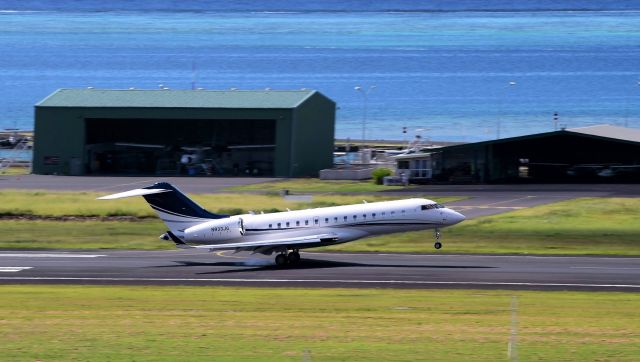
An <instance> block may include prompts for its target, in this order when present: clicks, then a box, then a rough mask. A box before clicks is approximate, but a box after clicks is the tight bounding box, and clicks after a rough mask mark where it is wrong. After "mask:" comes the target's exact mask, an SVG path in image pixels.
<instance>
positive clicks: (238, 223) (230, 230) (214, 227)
mask: <svg viewBox="0 0 640 362" xmlns="http://www.w3.org/2000/svg"><path fill="white" fill-rule="evenodd" d="M243 235H244V225H243V223H242V219H241V218H239V217H232V218H224V219H218V220H211V221H208V222H205V223H203V224H199V225H195V226H192V227H190V228H188V229H186V230H185V231H184V238H185V241H186V242H198V243H208V242H216V241H225V240H229V239H236V238H240V237H242V236H243Z"/></svg>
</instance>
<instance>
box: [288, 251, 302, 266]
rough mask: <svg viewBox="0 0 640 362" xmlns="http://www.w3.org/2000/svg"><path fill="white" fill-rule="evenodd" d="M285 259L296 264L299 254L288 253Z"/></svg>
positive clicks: (294, 252) (295, 252) (298, 260)
mask: <svg viewBox="0 0 640 362" xmlns="http://www.w3.org/2000/svg"><path fill="white" fill-rule="evenodd" d="M287 258H288V259H289V263H291V264H298V263H299V262H300V253H298V252H297V251H292V252H290V253H289V256H288V257H287Z"/></svg>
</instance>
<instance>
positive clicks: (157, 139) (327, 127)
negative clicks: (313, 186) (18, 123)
mask: <svg viewBox="0 0 640 362" xmlns="http://www.w3.org/2000/svg"><path fill="white" fill-rule="evenodd" d="M35 113H36V119H35V144H34V166H33V170H34V173H38V174H70V175H117V174H122V175H147V174H156V175H159V174H160V175H208V176H267V177H269V176H283V177H298V176H317V174H318V171H319V170H320V169H323V168H328V167H331V165H332V161H333V159H332V155H333V139H334V125H335V103H334V102H333V101H332V100H330V99H329V98H327V97H325V96H324V95H322V94H321V93H319V92H317V91H313V90H300V91H205V90H194V91H187V90H95V89H60V90H58V91H56V92H55V93H53V94H52V95H50V96H49V97H47V98H46V99H44V100H43V101H42V102H40V103H39V104H37V105H36V112H35Z"/></svg>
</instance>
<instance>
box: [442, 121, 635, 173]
mask: <svg viewBox="0 0 640 362" xmlns="http://www.w3.org/2000/svg"><path fill="white" fill-rule="evenodd" d="M429 156H430V157H431V160H430V161H431V168H432V169H433V170H432V171H433V179H434V180H435V181H443V182H472V183H475V182H479V183H491V182H527V183H529V182H619V181H625V182H638V181H640V130H638V129H632V128H624V127H618V126H611V125H598V126H590V127H581V128H571V129H562V130H559V131H554V132H547V133H539V134H532V135H527V136H521V137H511V138H504V139H498V140H492V141H485V142H476V143H467V144H461V145H455V146H448V147H443V148H441V149H438V150H433V151H432V152H430V155H429Z"/></svg>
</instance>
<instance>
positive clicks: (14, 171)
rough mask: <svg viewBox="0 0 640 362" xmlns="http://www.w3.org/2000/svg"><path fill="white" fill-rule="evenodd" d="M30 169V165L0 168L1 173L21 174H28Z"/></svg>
mask: <svg viewBox="0 0 640 362" xmlns="http://www.w3.org/2000/svg"><path fill="white" fill-rule="evenodd" d="M30 171H31V170H30V169H29V168H28V167H8V168H3V169H2V170H0V175H10V176H21V175H28V174H29V172H30Z"/></svg>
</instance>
